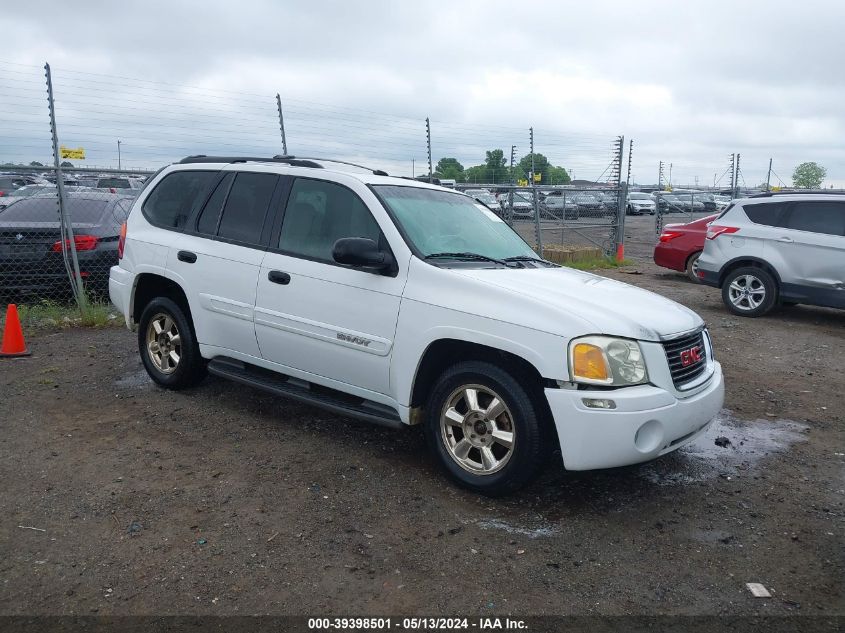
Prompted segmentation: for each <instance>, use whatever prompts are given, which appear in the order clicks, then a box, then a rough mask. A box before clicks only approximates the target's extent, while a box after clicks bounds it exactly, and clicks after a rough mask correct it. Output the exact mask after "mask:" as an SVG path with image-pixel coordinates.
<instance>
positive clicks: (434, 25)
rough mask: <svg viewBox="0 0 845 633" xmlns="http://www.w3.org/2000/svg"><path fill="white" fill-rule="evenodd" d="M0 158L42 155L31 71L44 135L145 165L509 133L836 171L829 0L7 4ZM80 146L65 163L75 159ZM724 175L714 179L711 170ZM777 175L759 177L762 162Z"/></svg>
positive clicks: (372, 159) (843, 95)
mask: <svg viewBox="0 0 845 633" xmlns="http://www.w3.org/2000/svg"><path fill="white" fill-rule="evenodd" d="M3 23H4V27H3V29H2V32H3V51H2V53H0V60H2V61H0V86H2V89H0V126H2V129H0V159H14V160H24V159H29V160H31V159H38V160H42V161H43V160H44V159H45V158H48V159H49V157H50V154H49V128H46V127H45V126H46V123H45V115H46V105H45V103H44V99H43V77H42V76H41V74H40V73H41V71H40V69H39V68H37V67H40V66H42V65H43V63H44V62H45V61H49V62H50V63H51V65H52V66H53V68H54V82H55V84H56V93H57V96H56V99H57V104H56V107H57V115H58V119H59V120H58V131H59V135H60V140H61V141H62V142H63V143H64V144H65V145H69V146H74V147H75V146H83V147H85V148H86V151H87V153H88V163H89V164H95V165H106V164H116V162H117V156H116V154H117V147H116V140H117V139H118V138H120V139H121V140H122V158H123V160H124V161H125V164H128V165H133V166H138V167H141V166H156V165H158V164H161V163H163V162H166V161H168V160H172V159H173V158H178V157H179V156H182V155H184V154H189V153H198V152H204V153H207V152H213V151H218V152H229V153H247V152H264V153H266V152H271V151H272V152H280V151H281V145H280V142H281V141H280V138H279V137H280V134H279V129H278V119H277V118H276V117H277V115H276V109H275V94H276V93H277V92H279V93H281V96H282V100H283V102H284V112H285V117H286V131H287V140H288V145H289V148H288V149H289V151H290V153H294V154H296V153H299V154H309V153H310V154H313V153H319V154H322V155H325V154H331V155H334V156H342V157H346V158H355V159H359V160H366V161H368V162H369V163H375V164H379V165H388V166H390V168H391V170H392V171H398V172H401V173H403V174H404V173H408V174H410V173H411V169H412V166H411V165H412V160H413V161H414V167H413V168H414V170H415V173H417V174H419V173H421V172H422V171H424V167H423V163H424V162H426V160H427V159H426V155H425V124H424V119H425V117H426V116H428V117H430V118H431V121H432V138H433V152H434V160H435V162H436V160H437V159H438V158H440V157H442V156H456V157H457V158H458V159H459V160H461V162H462V163H464V165H465V166H469V165H472V164H478V163H481V162H482V161H483V150H484V149H489V148H491V147H499V148H502V149H505V151H506V153H509V151H510V146H511V145H516V146H517V147H518V149H517V158H518V157H519V156H521V155H522V154H524V153H527V151H528V127H529V126H533V127H534V130H535V137H536V151H538V152H541V153H544V154H546V155H547V156H549V157H550V158H551V159H552V160H553V162H554V163H556V164H560V165H562V166H564V167H567V168H569V169H571V170H573V171H574V172H575V177H576V178H580V177H584V178H597V177H599V175H600V174H601V173H602V171H603V170H604V169H605V167H606V166H607V163H608V162H609V161H610V157H611V150H610V148H611V143H612V140H613V137H615V136H617V135H625V137H626V139H633V140H634V153H633V161H632V171H633V174H634V176H635V178H636V180H637V181H638V182H642V183H649V182H655V181H656V179H657V165H658V161H660V160H663V161H665V162H666V164H667V167H666V173H667V176H668V171H669V167H668V164H669V163H672V170H673V174H672V175H673V182H674V183H676V184H678V185H680V184H694V182H695V179H696V178H698V181H699V182H700V183H701V184H708V183H710V184H712V182H713V179H714V175H715V177H716V178H717V179H718V178H719V177H721V176H722V174H723V173H724V172H725V170H726V169H727V167H728V156H729V154H731V153H732V152H739V153H741V155H742V159H741V168H742V173H743V177H744V182H745V183H747V184H748V185H756V184H758V183H760V182H762V181H764V180H765V178H766V170H767V167H768V160H769V158H770V157H771V158H773V161H774V171H775V173H776V174H777V175H778V176H779V177H780V178H782V179H783V180H784V181H786V182H787V184H788V183H789V181H790V177H791V174H792V170H793V168H794V167H795V165H796V164H798V163H800V162H803V161H817V162H819V163H820V164H822V165H823V166H825V167H826V168H827V172H828V178H827V179H826V181H825V185H826V186H830V185H831V184H834V185H836V186H845V151H843V138H845V38H844V37H843V35H842V25H843V24H845V3H843V2H835V1H833V0H831V1H829V2H814V1H804V2H800V3H796V2H794V1H791V2H780V1H772V0H769V1H767V2H739V1H737V0H734V1H733V2H716V1H712V0H710V1H708V2H694V3H693V2H684V3H681V2H649V1H647V0H638V1H637V2H621V1H619V2H582V3H571V2H542V1H540V0H535V1H534V2H530V3H518V2H513V1H510V2H495V1H491V0H486V1H483V2H452V3H449V2H443V1H442V0H441V1H439V2H425V1H422V0H415V1H413V2H398V1H394V2H375V1H373V2H364V1H361V2H353V1H345V2H343V1H337V2H333V1H319V0H310V1H309V2H280V1H277V2H257V1H256V2H252V1H249V0H239V1H238V2H231V1H228V2H215V1H211V0H204V1H203V2H178V1H176V0H171V1H170V2H157V1H152V0H147V1H145V2H142V3H141V2H139V3H134V2H129V1H124V2H119V3H118V2H88V3H86V2H74V3H66V2H55V3H47V4H41V5H39V8H38V10H25V11H6V12H4V17H3ZM80 164H81V163H80ZM726 179H727V176H725V177H724V178H723V179H722V180H721V184H725V183H726ZM773 181H774V183H775V184H778V180H777V178H775V177H773Z"/></svg>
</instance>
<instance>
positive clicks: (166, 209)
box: [143, 171, 217, 229]
mask: <svg viewBox="0 0 845 633" xmlns="http://www.w3.org/2000/svg"><path fill="white" fill-rule="evenodd" d="M216 176H217V172H216V171H175V172H173V173H171V174H168V175H167V176H165V177H164V179H162V181H161V182H160V183H158V184H157V185H156V187H155V189H153V190H152V192H151V193H150V195H149V196H148V197H147V199H146V200H145V201H144V206H143V212H144V215H145V216H146V217H147V219H148V220H149V221H150V222H151V223H152V224H155V225H158V226H162V227H165V228H169V229H181V228H183V227H184V226H185V222H186V221H187V220H188V218H189V217H190V216H191V214H192V213H194V211H196V210H197V209H198V208H199V207H200V205H202V203H203V202H205V198H206V195H207V194H208V190H209V189H210V188H211V185H212V183H213V182H214V179H215V177H216Z"/></svg>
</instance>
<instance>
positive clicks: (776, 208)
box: [722, 202, 787, 227]
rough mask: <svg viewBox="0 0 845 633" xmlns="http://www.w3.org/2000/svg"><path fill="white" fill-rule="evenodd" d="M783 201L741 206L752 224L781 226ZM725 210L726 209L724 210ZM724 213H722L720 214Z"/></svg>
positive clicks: (784, 204)
mask: <svg viewBox="0 0 845 633" xmlns="http://www.w3.org/2000/svg"><path fill="white" fill-rule="evenodd" d="M786 205H787V203H785V202H769V203H765V204H746V205H744V206H743V207H742V210H743V211H745V215H747V216H748V219H749V220H751V221H752V222H754V224H763V225H765V226H779V227H782V226H783V217H784V213H785V211H786ZM725 211H727V209H726V210H725ZM722 215H724V213H723V214H722Z"/></svg>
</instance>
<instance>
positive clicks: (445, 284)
mask: <svg viewBox="0 0 845 633" xmlns="http://www.w3.org/2000/svg"><path fill="white" fill-rule="evenodd" d="M119 253H120V264H119V265H118V266H115V267H114V268H112V269H111V278H110V282H109V289H110V293H111V299H112V301H113V302H114V304H115V305H116V306H117V307H118V308H119V309H120V310H121V311H122V312H123V314H124V315H125V318H126V323H127V325H128V326H129V327H130V328H132V329H136V328H137V331H138V347H139V351H140V354H141V358H142V359H143V363H144V365H145V367H146V369H147V371H148V372H149V374H150V376H151V377H152V378H153V380H155V381H156V382H157V383H159V384H160V385H163V386H165V387H170V388H175V389H178V388H181V387H186V386H189V385H192V384H195V383H196V382H197V381H198V380H199V379H201V378H202V376H203V375H204V373H205V372H206V371H208V372H211V373H213V374H216V375H219V376H225V377H227V378H230V379H232V380H235V381H238V382H240V383H243V384H246V385H250V386H254V387H257V388H261V389H266V390H269V391H272V392H274V393H277V394H280V395H284V396H287V397H292V398H297V399H300V400H304V401H307V402H311V403H314V404H317V405H320V406H323V407H327V408H329V409H331V410H333V411H335V412H337V413H338V414H341V415H345V416H350V417H357V418H363V419H365V420H369V421H372V422H377V423H381V424H386V425H390V426H396V427H404V426H406V425H414V424H421V425H423V427H424V430H425V434H426V436H427V439H428V442H429V445H430V447H431V449H432V451H433V453H434V454H435V455H436V456H437V458H438V460H439V462H440V463H441V464H442V466H443V467H444V469H445V470H446V471H447V472H448V473H449V474H450V475H451V476H452V477H453V478H454V479H455V480H456V481H457V482H459V483H460V484H462V485H464V486H466V487H469V488H471V489H473V490H476V491H479V492H482V493H485V494H502V493H505V492H508V491H510V490H513V489H515V488H517V487H519V486H520V485H522V484H524V483H525V482H526V481H528V480H529V479H530V478H531V477H532V476H533V475H534V474H535V473H536V472H537V471H538V470H539V469H540V467H541V466H542V464H543V462H544V458H545V457H546V456H547V455H548V454H549V453H551V452H553V451H555V450H557V449H558V448H559V449H560V451H561V453H562V457H563V465H564V467H565V468H567V469H571V470H586V469H593V468H606V467H612V466H622V465H625V464H633V463H637V462H642V461H645V460H649V459H652V458H654V457H657V456H659V455H663V454H664V453H668V452H669V451H673V450H675V449H677V448H678V447H680V446H682V445H683V444H684V443H686V442H688V441H690V440H691V439H693V438H694V437H696V436H697V435H698V434H700V433H702V432H703V431H704V430H705V429H706V428H707V426H708V425H709V424H710V422H711V420H712V419H713V418H714V416H715V415H716V414H717V413H718V411H719V410H720V408H721V406H722V402H723V397H724V385H723V379H722V371H721V368H720V366H719V363H717V362H716V361H715V360H714V358H713V350H712V346H711V343H710V337H709V336H708V333H707V330H706V329H705V327H704V323H703V322H702V320H701V318H700V317H699V316H698V315H696V314H695V313H694V312H692V311H690V310H688V309H687V308H685V307H683V306H680V305H678V304H676V303H674V302H672V301H669V300H668V299H665V298H663V297H660V296H658V295H655V294H652V293H650V292H647V291H645V290H640V289H637V288H634V287H631V286H628V285H626V284H623V283H620V282H617V281H612V280H610V279H604V278H602V277H597V276H595V275H591V274H587V273H584V272H579V271H575V270H571V269H568V268H561V267H559V266H557V265H555V264H552V263H550V262H547V261H544V260H541V259H538V258H537V256H536V255H535V253H534V252H533V251H532V250H531V248H530V247H529V246H528V245H527V244H526V243H525V242H524V241H523V240H522V239H521V238H520V237H519V236H518V235H517V234H516V233H515V232H514V231H513V230H512V229H511V228H510V227H509V226H508V225H507V224H506V223H505V222H503V221H502V220H501V219H500V218H499V217H498V216H497V215H496V214H495V213H493V212H491V211H490V210H489V209H488V208H486V207H485V206H483V205H481V204H478V203H476V202H474V201H473V200H472V199H471V198H469V197H468V196H465V195H463V194H461V193H458V192H456V191H451V190H447V189H443V188H441V187H436V186H432V185H428V184H423V183H420V182H417V181H414V180H407V179H402V178H391V177H388V176H387V175H386V174H384V173H383V172H372V171H365V170H363V169H361V170H358V172H355V171H354V170H351V169H350V168H348V167H346V166H345V165H338V164H337V163H336V162H334V161H323V160H319V159H296V158H292V157H276V158H274V159H236V158H219V157H217V158H215V157H204V156H198V157H190V158H187V159H185V160H183V161H181V162H180V163H179V164H175V165H171V166H168V167H166V168H164V169H163V170H162V171H160V172H159V173H158V174H156V175H155V176H154V177H152V178H150V179H149V181H148V185H147V186H146V188H145V189H144V190H143V191H142V192H141V194H140V196H139V197H138V199H137V200H136V202H135V204H134V206H133V208H132V212H131V214H130V216H129V218H128V221H127V223H126V225H125V227H124V230H123V232H122V237H121V240H120V244H119Z"/></svg>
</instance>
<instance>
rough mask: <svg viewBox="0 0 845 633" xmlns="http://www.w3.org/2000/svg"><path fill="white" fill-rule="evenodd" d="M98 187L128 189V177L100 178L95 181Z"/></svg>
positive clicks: (129, 186)
mask: <svg viewBox="0 0 845 633" xmlns="http://www.w3.org/2000/svg"><path fill="white" fill-rule="evenodd" d="M97 187H98V188H99V189H130V188H131V185H130V184H129V179H128V178H100V180H99V181H98V182H97Z"/></svg>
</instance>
